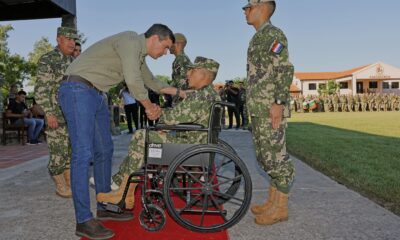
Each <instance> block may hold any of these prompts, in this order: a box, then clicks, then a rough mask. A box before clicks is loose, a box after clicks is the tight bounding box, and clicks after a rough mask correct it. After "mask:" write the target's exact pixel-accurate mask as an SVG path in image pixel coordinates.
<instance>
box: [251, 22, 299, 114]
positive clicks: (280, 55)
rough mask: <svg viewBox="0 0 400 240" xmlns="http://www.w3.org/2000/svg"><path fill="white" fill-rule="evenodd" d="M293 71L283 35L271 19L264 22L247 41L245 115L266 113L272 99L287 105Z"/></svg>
mask: <svg viewBox="0 0 400 240" xmlns="http://www.w3.org/2000/svg"><path fill="white" fill-rule="evenodd" d="M293 73H294V67H293V65H292V64H291V63H290V62H289V52H288V42H287V39H286V36H285V34H284V33H283V32H282V30H280V29H279V28H277V27H275V26H273V25H272V24H271V22H266V23H265V24H264V25H263V26H262V27H261V28H260V29H259V30H258V31H257V32H256V34H254V36H253V38H252V39H251V40H250V44H249V48H248V51H247V81H248V84H247V108H248V112H249V114H250V115H251V116H260V117H261V116H264V117H265V116H268V115H269V109H270V107H271V105H272V104H273V103H274V102H275V99H279V100H281V101H284V102H286V103H287V104H289V101H290V95H289V87H290V84H291V83H292V80H293ZM286 109H288V108H286ZM287 115H288V113H287V114H285V116H287Z"/></svg>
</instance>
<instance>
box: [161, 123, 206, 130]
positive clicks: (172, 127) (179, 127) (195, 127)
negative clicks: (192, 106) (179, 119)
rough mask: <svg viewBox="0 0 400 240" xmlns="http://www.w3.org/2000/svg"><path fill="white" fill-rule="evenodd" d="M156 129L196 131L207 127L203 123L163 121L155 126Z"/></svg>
mask: <svg viewBox="0 0 400 240" xmlns="http://www.w3.org/2000/svg"><path fill="white" fill-rule="evenodd" d="M154 129H155V130H177V131H196V130H202V129H205V127H204V126H203V125H200V124H178V125H167V124H163V123H157V124H156V125H155V126H154Z"/></svg>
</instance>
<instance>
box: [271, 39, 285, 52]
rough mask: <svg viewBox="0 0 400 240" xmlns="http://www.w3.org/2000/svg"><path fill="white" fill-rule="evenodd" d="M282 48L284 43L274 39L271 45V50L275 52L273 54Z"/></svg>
mask: <svg viewBox="0 0 400 240" xmlns="http://www.w3.org/2000/svg"><path fill="white" fill-rule="evenodd" d="M283 48H285V45H283V44H282V43H280V42H278V41H276V40H275V41H274V42H273V43H272V45H271V48H270V49H271V52H273V53H275V54H280V53H281V52H282V50H283Z"/></svg>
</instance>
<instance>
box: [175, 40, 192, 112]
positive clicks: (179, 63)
mask: <svg viewBox="0 0 400 240" xmlns="http://www.w3.org/2000/svg"><path fill="white" fill-rule="evenodd" d="M174 36H175V43H174V44H173V45H172V47H171V53H172V54H174V55H175V60H174V62H173V63H172V82H171V86H173V87H176V88H180V89H182V90H186V89H187V83H186V73H187V71H188V67H189V65H191V64H192V62H191V61H190V59H189V57H188V56H187V55H186V54H185V52H184V49H185V46H186V43H187V40H186V37H185V35H183V34H182V33H175V34H174ZM179 101H180V99H179V96H177V97H175V98H173V99H172V104H171V106H174V105H175V104H177V103H178V102H179Z"/></svg>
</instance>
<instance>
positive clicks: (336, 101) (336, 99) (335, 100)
mask: <svg viewBox="0 0 400 240" xmlns="http://www.w3.org/2000/svg"><path fill="white" fill-rule="evenodd" d="M332 103H333V111H334V112H339V96H338V94H337V93H335V95H334V96H333V97H332Z"/></svg>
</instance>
